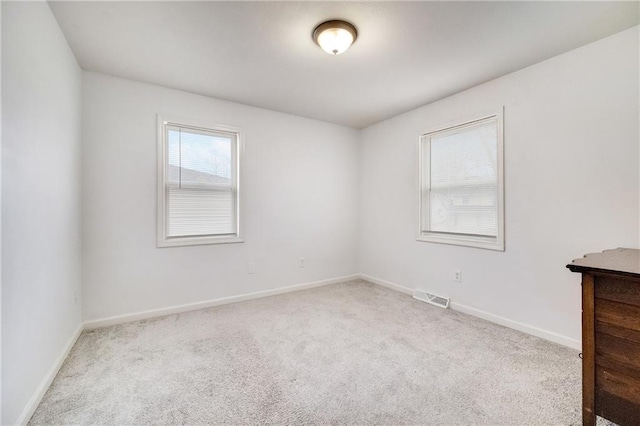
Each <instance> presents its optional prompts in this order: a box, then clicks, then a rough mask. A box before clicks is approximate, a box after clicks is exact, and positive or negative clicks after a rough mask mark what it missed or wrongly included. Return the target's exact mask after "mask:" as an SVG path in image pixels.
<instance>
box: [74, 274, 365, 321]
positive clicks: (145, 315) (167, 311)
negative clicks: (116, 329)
mask: <svg viewBox="0 0 640 426" xmlns="http://www.w3.org/2000/svg"><path fill="white" fill-rule="evenodd" d="M359 277H360V275H358V274H354V275H346V276H343V277H337V278H329V279H326V280H320V281H313V282H309V283H303V284H295V285H291V286H287V287H280V288H276V289H273V290H264V291H256V292H253V293H245V294H241V295H238V296H230V297H223V298H220V299H213V300H205V301H203V302H195V303H187V304H184V305H177V306H169V307H166V308H159V309H151V310H148V311H142V312H136V313H132V314H124V315H117V316H113V317H108V318H101V319H97V320H91V321H85V323H84V329H85V330H90V329H93V328H100V327H107V326H110V325H114V324H122V323H127V322H131V321H138V320H143V319H149V318H155V317H162V316H165V315H173V314H179V313H182V312H189V311H197V310H199V309H205V308H210V307H212V306H219V305H226V304H229V303H236V302H244V301H246V300H252V299H260V298H262V297H269V296H275V295H277V294H283V293H290V292H292V291H299V290H306V289H309V288H314V287H321V286H325V285H329V284H336V283H341V282H345V281H350V280H355V279H358V278H359Z"/></svg>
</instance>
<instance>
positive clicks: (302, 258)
mask: <svg viewBox="0 0 640 426" xmlns="http://www.w3.org/2000/svg"><path fill="white" fill-rule="evenodd" d="M304 262H305V260H304V257H301V258H300V267H301V268H304Z"/></svg>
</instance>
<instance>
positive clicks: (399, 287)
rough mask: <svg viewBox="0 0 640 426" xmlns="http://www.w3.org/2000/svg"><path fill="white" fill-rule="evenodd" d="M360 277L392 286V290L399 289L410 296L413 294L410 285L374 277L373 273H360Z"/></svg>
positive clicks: (381, 284) (374, 282)
mask: <svg viewBox="0 0 640 426" xmlns="http://www.w3.org/2000/svg"><path fill="white" fill-rule="evenodd" d="M360 279H363V280H365V281H369V282H370V283H373V284H378V285H380V286H382V287H386V288H390V289H391V290H395V291H399V292H400V293H405V294H408V295H409V296H411V295H413V289H412V288H409V287H405V286H403V285H400V284H396V283H392V282H391V281H386V280H381V279H380V278H376V277H372V276H371V275H366V274H360Z"/></svg>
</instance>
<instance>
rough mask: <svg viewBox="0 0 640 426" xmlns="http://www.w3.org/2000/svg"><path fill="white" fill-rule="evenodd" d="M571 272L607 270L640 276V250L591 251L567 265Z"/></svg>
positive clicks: (608, 271) (619, 273)
mask: <svg viewBox="0 0 640 426" xmlns="http://www.w3.org/2000/svg"><path fill="white" fill-rule="evenodd" d="M567 268H569V269H570V270H571V272H606V273H613V274H618V275H626V276H633V277H636V278H640V250H637V249H628V248H617V249H613V250H605V251H603V252H601V253H589V254H586V255H584V257H582V258H580V259H575V260H574V261H573V262H571V263H570V264H568V265H567Z"/></svg>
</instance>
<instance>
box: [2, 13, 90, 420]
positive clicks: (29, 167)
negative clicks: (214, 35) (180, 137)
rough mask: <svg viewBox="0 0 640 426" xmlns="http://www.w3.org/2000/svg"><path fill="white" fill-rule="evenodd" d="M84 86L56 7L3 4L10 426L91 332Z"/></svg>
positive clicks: (5, 347) (5, 408) (5, 404)
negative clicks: (85, 284) (84, 266)
mask: <svg viewBox="0 0 640 426" xmlns="http://www.w3.org/2000/svg"><path fill="white" fill-rule="evenodd" d="M81 84H82V78H81V70H80V68H79V67H78V64H77V63H76V60H75V58H74V56H73V54H72V53H71V50H70V49H69V46H68V45H67V43H66V41H65V39H64V36H63V35H62V32H61V31H60V29H59V28H58V24H57V22H56V21H55V19H54V17H53V15H52V14H51V11H50V10H49V7H48V5H47V4H46V3H44V2H37V3H31V2H29V3H12V2H3V4H2V95H3V97H2V112H3V115H2V247H3V250H2V390H3V392H2V424H12V423H14V422H15V421H16V420H17V419H18V418H19V416H20V415H21V413H23V411H24V410H25V408H26V407H27V404H28V402H29V400H30V399H31V398H32V397H33V396H34V394H35V393H37V391H38V388H39V386H40V385H41V384H42V383H43V380H45V379H46V376H47V373H49V372H50V371H51V368H52V367H53V366H54V364H55V363H56V360H57V359H58V358H59V356H60V355H61V352H64V349H65V346H66V345H67V344H68V342H69V340H70V339H71V338H72V337H73V336H74V334H75V332H76V331H77V329H78V327H79V325H80V323H81V312H80V308H81V306H80V301H79V298H80V273H81V269H80V257H81V256H80V243H81V239H80V183H79V182H80V118H81ZM33 408H35V407H33Z"/></svg>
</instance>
